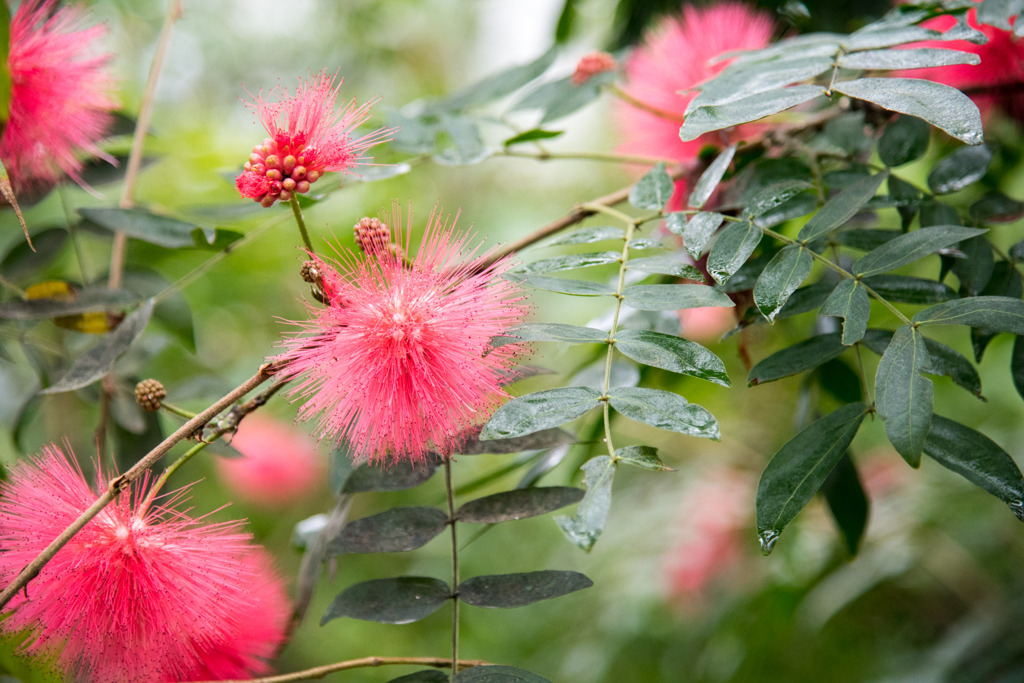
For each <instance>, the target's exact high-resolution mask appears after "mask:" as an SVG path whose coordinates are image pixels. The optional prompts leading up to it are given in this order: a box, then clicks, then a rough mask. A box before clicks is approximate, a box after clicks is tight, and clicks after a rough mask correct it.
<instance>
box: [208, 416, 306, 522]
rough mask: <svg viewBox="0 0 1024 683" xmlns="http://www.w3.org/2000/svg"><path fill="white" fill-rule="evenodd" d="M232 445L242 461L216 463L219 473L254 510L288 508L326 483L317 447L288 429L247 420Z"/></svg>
mask: <svg viewBox="0 0 1024 683" xmlns="http://www.w3.org/2000/svg"><path fill="white" fill-rule="evenodd" d="M231 445H232V446H234V447H235V449H237V450H238V451H240V452H241V453H242V455H243V456H245V457H242V458H217V470H218V472H220V476H221V479H222V480H223V481H224V483H225V484H226V485H227V487H228V489H229V490H230V491H231V493H232V494H234V496H235V497H236V498H238V499H241V500H244V501H245V502H247V503H250V504H252V505H259V506H261V507H267V508H284V507H288V506H289V505H294V504H296V503H298V502H300V501H301V500H302V499H303V498H304V497H305V496H307V495H308V494H309V493H310V492H312V491H314V490H316V489H317V488H318V487H320V486H321V484H322V483H323V482H324V470H325V467H324V462H323V460H322V459H321V458H320V456H319V454H318V453H317V450H316V443H315V442H314V441H313V440H312V439H310V438H309V437H308V436H306V435H305V434H304V433H302V432H300V431H298V430H297V429H295V428H294V427H291V426H290V425H287V424H283V423H281V422H278V421H277V420H274V419H272V418H269V417H264V416H263V415H260V414H258V413H257V414H254V415H249V416H248V417H246V418H245V419H244V420H243V421H242V424H241V425H240V426H239V428H238V433H237V434H235V436H234V438H233V439H232V440H231ZM325 490H326V489H325Z"/></svg>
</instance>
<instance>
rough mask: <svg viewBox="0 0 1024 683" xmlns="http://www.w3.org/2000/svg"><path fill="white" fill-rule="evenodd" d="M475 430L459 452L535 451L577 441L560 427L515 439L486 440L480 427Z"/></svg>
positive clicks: (468, 453) (470, 453) (476, 453)
mask: <svg viewBox="0 0 1024 683" xmlns="http://www.w3.org/2000/svg"><path fill="white" fill-rule="evenodd" d="M473 431H474V432H475V433H476V435H475V436H472V437H471V438H469V439H467V440H466V441H464V442H463V443H462V445H461V446H459V452H460V453H461V454H463V455H482V454H486V453H519V452H520V451H534V450H539V449H541V448H551V447H552V446H560V445H562V444H570V443H573V442H574V441H575V439H574V438H573V435H572V434H570V433H569V432H567V431H565V430H563V429H558V428H552V429H542V430H541V431H539V432H534V433H533V434H527V435H526V436H520V437H516V438H514V439H488V440H486V441H481V440H480V438H479V434H480V430H479V429H474V430H473ZM471 433H472V432H471Z"/></svg>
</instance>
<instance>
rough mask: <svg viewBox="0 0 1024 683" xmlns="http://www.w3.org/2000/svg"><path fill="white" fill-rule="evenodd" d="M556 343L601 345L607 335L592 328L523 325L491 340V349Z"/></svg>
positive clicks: (606, 338) (564, 325)
mask: <svg viewBox="0 0 1024 683" xmlns="http://www.w3.org/2000/svg"><path fill="white" fill-rule="evenodd" d="M538 341H557V342H566V343H569V344H602V343H604V342H607V341H608V333H607V332H604V331H602V330H595V329H594V328H593V327H580V326H578V325H566V324H565V323H523V324H522V325H519V326H518V327H513V328H512V329H511V330H509V331H508V334H507V335H502V336H501V337H494V338H493V339H491V346H492V348H495V349H497V348H500V347H502V346H507V345H508V344H519V343H521V342H538Z"/></svg>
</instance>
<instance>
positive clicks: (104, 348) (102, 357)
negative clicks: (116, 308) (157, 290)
mask: <svg viewBox="0 0 1024 683" xmlns="http://www.w3.org/2000/svg"><path fill="white" fill-rule="evenodd" d="M153 305H154V303H153V300H152V299H148V300H146V302H145V303H144V304H142V305H141V306H139V307H138V308H136V309H135V310H134V311H132V312H131V313H130V314H129V315H128V316H127V317H126V318H125V319H124V320H122V321H121V324H120V325H118V326H117V327H116V328H114V330H113V331H112V332H109V333H107V334H106V335H104V337H103V338H102V339H101V340H100V342H99V343H98V344H96V345H95V346H93V347H92V348H91V349H89V350H88V351H86V352H85V353H83V354H82V355H81V356H79V357H78V358H76V359H75V362H74V363H72V364H71V367H70V368H68V371H67V372H66V373H65V374H64V376H63V377H61V378H60V379H59V380H57V381H56V382H55V383H54V384H53V385H51V386H49V387H47V388H46V389H43V390H42V391H41V392H40V393H42V394H59V393H61V392H64V391H74V390H75V389H81V388H82V387H87V386H89V385H90V384H92V383H93V382H95V381H96V380H98V379H102V378H103V377H104V376H106V375H107V373H109V372H110V369H111V368H112V367H114V361H116V360H117V357H118V356H120V355H121V354H122V353H124V352H125V351H127V350H128V347H129V346H131V345H132V344H134V343H135V342H136V341H137V340H138V339H139V338H140V337H141V336H142V333H143V332H144V331H145V329H146V325H147V324H148V323H149V317H150V315H152V313H153Z"/></svg>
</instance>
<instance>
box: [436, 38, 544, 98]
mask: <svg viewBox="0 0 1024 683" xmlns="http://www.w3.org/2000/svg"><path fill="white" fill-rule="evenodd" d="M556 54H557V51H556V50H554V49H551V50H548V51H547V52H545V53H544V54H542V55H541V56H540V57H538V58H537V59H535V60H533V61H532V62H529V63H527V64H517V65H516V66H513V67H511V68H509V69H505V70H504V71H500V72H498V73H496V74H492V75H490V76H487V77H486V78H484V79H482V80H480V81H479V82H477V83H474V84H472V85H470V86H468V87H466V88H463V89H462V90H459V91H458V92H455V93H453V94H452V95H449V96H448V97H447V98H445V99H444V100H442V101H441V102H439V103H437V105H435V106H436V107H437V108H444V109H449V110H456V111H457V110H462V109H467V108H470V107H478V106H480V105H482V104H487V103H488V102H493V101H494V100H497V99H499V98H501V97H504V96H505V95H508V94H509V93H512V92H514V91H516V90H518V89H519V88H522V87H523V86H524V85H526V84H528V83H530V82H531V81H533V80H534V79H536V78H538V77H540V75H541V74H543V73H544V72H545V71H547V70H548V67H550V66H551V64H552V63H553V62H554V61H555V56H556Z"/></svg>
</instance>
